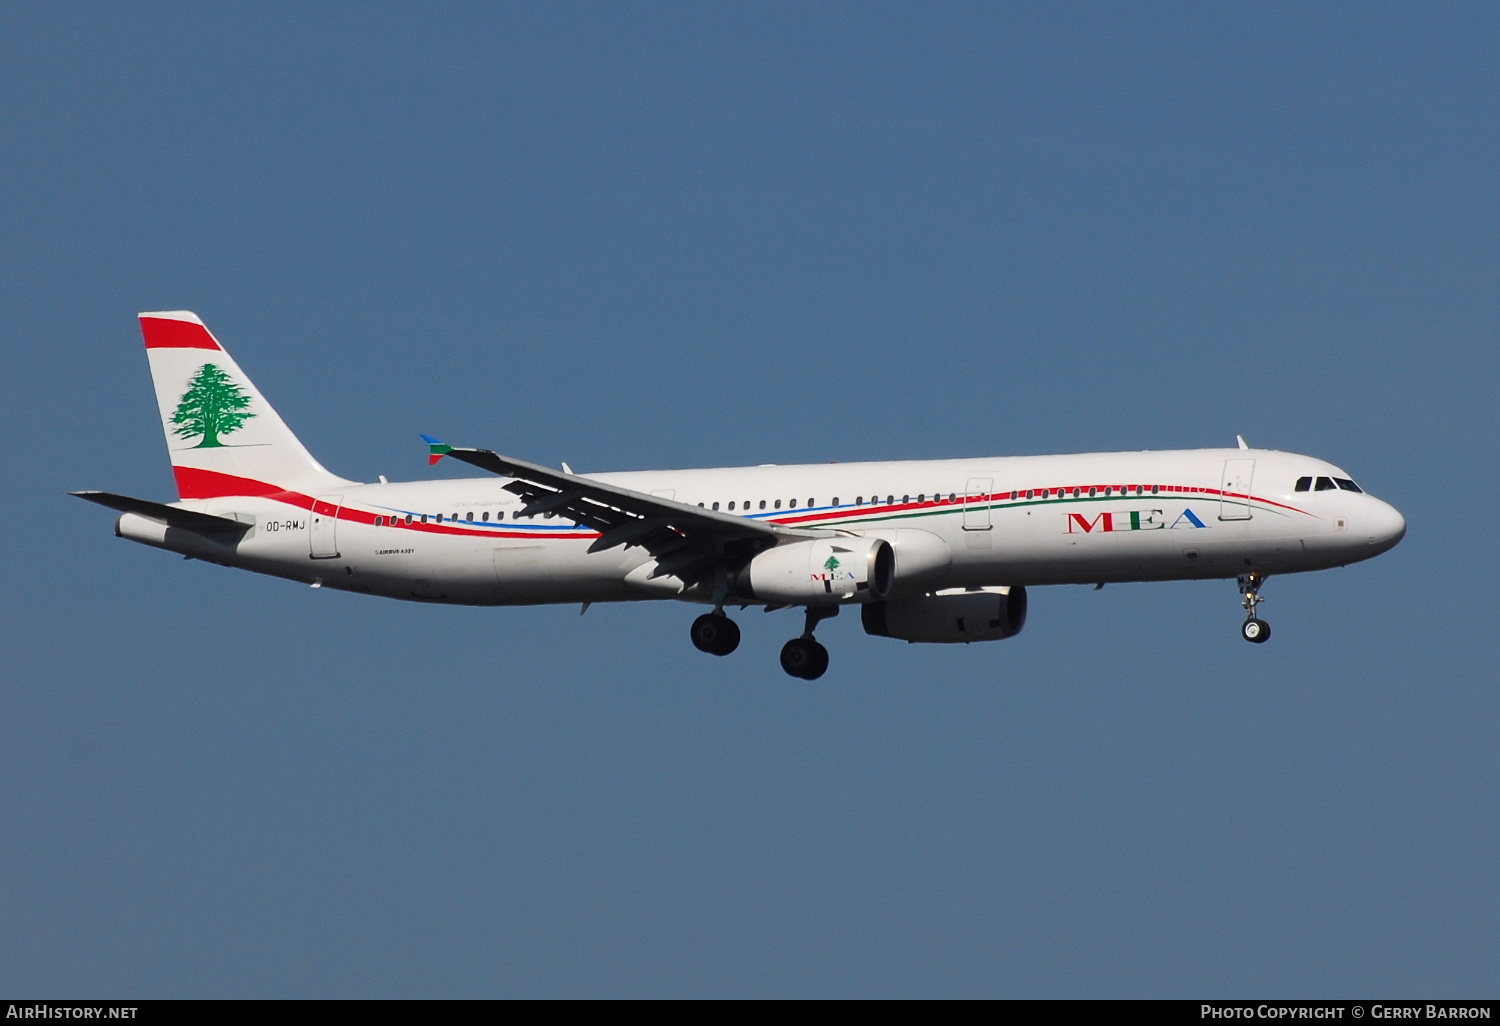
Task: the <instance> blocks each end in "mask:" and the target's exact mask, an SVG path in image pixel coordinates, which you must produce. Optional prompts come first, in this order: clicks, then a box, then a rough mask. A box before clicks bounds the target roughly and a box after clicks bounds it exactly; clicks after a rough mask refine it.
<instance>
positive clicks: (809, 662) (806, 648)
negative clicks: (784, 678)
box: [781, 638, 828, 680]
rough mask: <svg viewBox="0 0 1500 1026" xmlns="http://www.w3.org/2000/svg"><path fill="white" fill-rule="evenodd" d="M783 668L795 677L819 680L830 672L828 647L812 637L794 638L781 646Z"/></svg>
mask: <svg viewBox="0 0 1500 1026" xmlns="http://www.w3.org/2000/svg"><path fill="white" fill-rule="evenodd" d="M781 668H782V669H783V670H785V671H786V672H787V673H789V674H791V675H792V676H793V677H800V678H802V679H803V680H817V679H818V678H819V677H821V676H823V674H825V673H827V672H828V649H826V648H824V647H823V646H822V645H820V644H818V643H817V642H816V641H814V640H813V639H812V638H793V639H792V640H791V641H788V642H787V643H786V644H785V645H783V646H782V647H781Z"/></svg>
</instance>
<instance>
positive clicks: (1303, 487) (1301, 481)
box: [1297, 477, 1312, 492]
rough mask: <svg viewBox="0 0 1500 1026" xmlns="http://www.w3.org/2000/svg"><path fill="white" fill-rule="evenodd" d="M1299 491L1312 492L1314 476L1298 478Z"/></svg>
mask: <svg viewBox="0 0 1500 1026" xmlns="http://www.w3.org/2000/svg"><path fill="white" fill-rule="evenodd" d="M1297 491H1299V492H1310V491H1312V478H1310V477H1299V478H1297Z"/></svg>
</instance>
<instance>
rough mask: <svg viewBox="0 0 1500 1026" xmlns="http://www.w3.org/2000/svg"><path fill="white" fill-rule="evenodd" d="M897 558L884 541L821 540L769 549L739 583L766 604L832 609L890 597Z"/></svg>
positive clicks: (888, 544) (743, 588)
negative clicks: (845, 604) (841, 605)
mask: <svg viewBox="0 0 1500 1026" xmlns="http://www.w3.org/2000/svg"><path fill="white" fill-rule="evenodd" d="M895 573H896V556H895V553H894V552H893V551H891V546H890V543H889V542H886V541H884V540H882V539H880V538H817V539H813V540H811V541H801V542H792V543H790V544H788V545H778V546H777V547H776V548H774V549H768V550H766V551H765V552H762V553H761V554H760V555H758V556H756V557H755V558H754V559H752V560H751V561H750V564H749V565H748V566H746V567H745V569H744V570H742V571H740V573H739V576H738V577H737V578H736V581H735V583H736V585H738V590H741V591H748V592H749V593H750V594H751V595H753V596H755V598H757V599H759V600H760V601H762V602H775V603H783V604H785V605H789V606H809V605H811V606H819V605H831V604H833V603H836V602H847V601H849V600H850V599H858V600H870V601H874V600H878V599H882V598H885V596H886V595H888V594H890V590H891V582H892V580H894V579H895Z"/></svg>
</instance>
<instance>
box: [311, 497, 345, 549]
mask: <svg viewBox="0 0 1500 1026" xmlns="http://www.w3.org/2000/svg"><path fill="white" fill-rule="evenodd" d="M343 505H344V497H343V496H342V495H320V496H318V497H317V498H316V499H314V500H313V504H312V514H311V521H310V523H309V524H308V535H307V537H308V544H309V545H310V546H311V550H310V551H309V553H308V554H309V555H310V556H311V557H312V558H313V559H337V558H338V557H339V546H338V524H339V509H340V507H342V506H343Z"/></svg>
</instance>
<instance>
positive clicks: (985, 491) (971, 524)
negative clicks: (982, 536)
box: [964, 477, 995, 531]
mask: <svg viewBox="0 0 1500 1026" xmlns="http://www.w3.org/2000/svg"><path fill="white" fill-rule="evenodd" d="M994 488H995V479H994V478H992V477H971V478H969V483H968V485H967V486H966V487H965V488H964V530H965V531H988V530H989V529H990V527H991V526H993V525H991V524H990V493H991V492H992V491H994Z"/></svg>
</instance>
